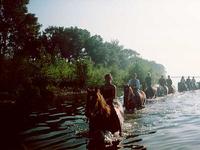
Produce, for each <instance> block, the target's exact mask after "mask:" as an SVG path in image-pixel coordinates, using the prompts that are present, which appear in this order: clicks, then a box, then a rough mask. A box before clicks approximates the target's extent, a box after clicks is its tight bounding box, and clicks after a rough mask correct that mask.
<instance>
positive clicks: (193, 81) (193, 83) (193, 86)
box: [191, 77, 196, 89]
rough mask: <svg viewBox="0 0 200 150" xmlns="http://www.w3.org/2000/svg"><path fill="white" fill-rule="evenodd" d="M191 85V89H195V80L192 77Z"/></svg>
mask: <svg viewBox="0 0 200 150" xmlns="http://www.w3.org/2000/svg"><path fill="white" fill-rule="evenodd" d="M191 84H192V88H193V89H196V80H195V78H194V77H192V81H191Z"/></svg>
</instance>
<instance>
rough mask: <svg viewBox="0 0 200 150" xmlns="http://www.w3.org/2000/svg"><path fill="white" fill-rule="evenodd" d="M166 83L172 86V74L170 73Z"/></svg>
mask: <svg viewBox="0 0 200 150" xmlns="http://www.w3.org/2000/svg"><path fill="white" fill-rule="evenodd" d="M166 83H167V86H168V87H170V86H172V79H171V78H170V75H168V78H167V79H166Z"/></svg>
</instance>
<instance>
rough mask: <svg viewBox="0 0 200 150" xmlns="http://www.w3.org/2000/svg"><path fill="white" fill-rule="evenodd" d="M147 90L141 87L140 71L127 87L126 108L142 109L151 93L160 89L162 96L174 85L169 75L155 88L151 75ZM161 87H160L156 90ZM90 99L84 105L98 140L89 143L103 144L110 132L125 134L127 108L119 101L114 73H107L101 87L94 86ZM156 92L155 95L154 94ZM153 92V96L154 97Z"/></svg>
mask: <svg viewBox="0 0 200 150" xmlns="http://www.w3.org/2000/svg"><path fill="white" fill-rule="evenodd" d="M145 82H146V85H147V90H146V91H145V92H146V93H147V94H145V92H143V91H142V90H140V86H141V85H140V81H139V79H137V74H136V73H135V74H134V75H133V78H132V79H131V80H129V82H128V84H127V85H125V86H124V103H123V106H124V107H125V110H129V109H130V110H133V111H134V109H141V108H143V107H144V104H145V100H146V98H147V97H146V95H147V96H148V92H149V93H150V94H151V95H153V96H152V97H156V92H157V91H159V90H160V91H161V92H160V93H161V94H160V95H162V93H163V94H168V87H170V86H172V80H171V79H170V76H168V79H167V80H165V79H164V77H163V76H161V78H160V80H159V84H160V86H159V87H157V88H154V87H152V85H151V84H152V81H151V74H150V73H148V76H147V77H146V79H145ZM157 89H159V90H157ZM87 93H88V94H87V102H86V108H85V115H86V117H87V118H88V121H89V135H90V136H91V137H93V138H94V139H95V140H93V141H92V142H90V143H89V145H88V147H90V146H92V147H93V146H94V145H96V142H97V141H98V142H99V141H101V142H102V143H104V142H105V141H104V140H105V137H106V136H108V135H109V134H107V133H108V132H106V131H109V132H111V133H112V134H113V135H116V133H117V135H118V136H121V135H122V126H123V121H124V108H123V106H122V104H121V103H120V102H119V101H118V100H117V90H116V86H115V85H114V84H113V83H112V75H111V74H106V75H105V84H104V85H103V86H102V87H101V88H91V89H88V91H87ZM152 93H153V94H152ZM151 95H150V96H151ZM108 139H109V138H108Z"/></svg>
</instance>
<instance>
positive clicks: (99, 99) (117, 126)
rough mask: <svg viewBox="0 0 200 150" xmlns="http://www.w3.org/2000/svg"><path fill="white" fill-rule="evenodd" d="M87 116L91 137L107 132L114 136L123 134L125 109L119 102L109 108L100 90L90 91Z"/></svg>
mask: <svg viewBox="0 0 200 150" xmlns="http://www.w3.org/2000/svg"><path fill="white" fill-rule="evenodd" d="M85 114H86V116H87V118H88V120H89V130H90V135H91V136H96V135H97V134H99V132H101V133H105V132H106V131H110V132H111V133H112V134H114V133H116V132H119V133H120V134H121V132H122V125H123V121H124V118H123V107H122V105H121V104H120V103H119V102H118V101H116V102H115V104H114V105H113V107H112V106H109V105H108V104H107V103H106V101H105V99H104V98H103V96H102V95H101V93H100V90H99V89H95V90H89V89H88V94H87V103H86V109H85Z"/></svg>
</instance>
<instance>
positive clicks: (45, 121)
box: [20, 90, 200, 150]
mask: <svg viewBox="0 0 200 150" xmlns="http://www.w3.org/2000/svg"><path fill="white" fill-rule="evenodd" d="M84 106H85V102H84V101H77V102H74V101H73V102H70V101H68V102H66V103H64V104H62V105H61V106H60V107H59V108H50V109H49V110H48V111H46V112H33V113H32V114H30V116H29V122H28V123H27V127H26V128H24V131H23V132H21V134H20V137H21V140H22V142H23V144H24V145H25V146H26V147H27V148H28V149H31V150H39V149H42V150H49V149H52V150H67V149H73V150H84V149H87V144H88V142H89V139H88V138H87V136H85V133H86V132H87V131H88V123H87V119H86V117H85V116H84ZM123 134H124V136H123V138H122V141H121V142H120V144H119V146H118V147H119V149H127V150H128V149H131V148H132V147H134V146H135V145H144V146H145V147H146V148H147V149H148V150H180V149H181V150H196V149H200V140H199V139H200V90H196V91H188V92H184V93H175V94H173V95H168V96H166V97H162V98H157V99H154V100H148V101H147V103H146V107H145V108H144V109H142V110H139V111H136V112H135V113H134V114H125V123H124V128H123Z"/></svg>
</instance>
